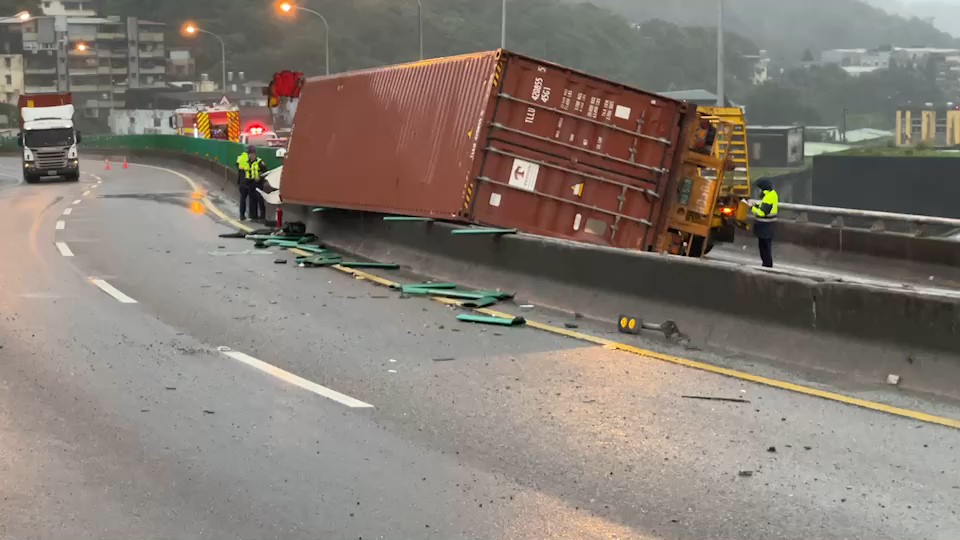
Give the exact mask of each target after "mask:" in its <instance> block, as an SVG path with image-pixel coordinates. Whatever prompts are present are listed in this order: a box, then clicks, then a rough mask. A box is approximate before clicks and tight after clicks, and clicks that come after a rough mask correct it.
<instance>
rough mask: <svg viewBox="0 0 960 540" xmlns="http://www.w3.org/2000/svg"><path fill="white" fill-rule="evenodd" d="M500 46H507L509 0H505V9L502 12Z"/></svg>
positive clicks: (503, 47)
mask: <svg viewBox="0 0 960 540" xmlns="http://www.w3.org/2000/svg"><path fill="white" fill-rule="evenodd" d="M500 48H501V49H506V48H507V0H503V10H502V11H501V12H500Z"/></svg>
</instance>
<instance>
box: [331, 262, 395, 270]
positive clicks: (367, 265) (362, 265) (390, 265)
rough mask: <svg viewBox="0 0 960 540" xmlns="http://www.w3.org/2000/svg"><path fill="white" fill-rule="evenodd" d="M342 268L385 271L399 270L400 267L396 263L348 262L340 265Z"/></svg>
mask: <svg viewBox="0 0 960 540" xmlns="http://www.w3.org/2000/svg"><path fill="white" fill-rule="evenodd" d="M340 266H343V267H344V268H380V269H383V270H399V269H400V265H399V264H396V263H378V262H361V261H347V262H342V263H340Z"/></svg>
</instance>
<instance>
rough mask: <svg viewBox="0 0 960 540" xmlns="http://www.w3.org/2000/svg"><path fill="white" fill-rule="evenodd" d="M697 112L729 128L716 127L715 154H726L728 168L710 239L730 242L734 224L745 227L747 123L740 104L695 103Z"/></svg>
mask: <svg viewBox="0 0 960 540" xmlns="http://www.w3.org/2000/svg"><path fill="white" fill-rule="evenodd" d="M698 110H699V111H700V114H701V115H703V117H704V118H705V119H707V120H709V121H710V123H711V124H713V125H714V126H716V127H718V128H719V127H720V125H721V124H727V125H728V126H729V129H717V141H716V144H715V145H714V147H713V154H714V157H716V158H719V159H723V158H724V157H726V158H727V163H728V170H727V171H726V174H724V175H723V185H721V186H720V191H719V193H718V197H717V205H716V212H715V213H714V216H713V223H712V227H711V229H712V235H711V239H713V240H714V241H716V242H732V241H733V238H734V234H735V231H736V229H737V227H740V228H745V227H746V224H747V212H748V211H749V208H748V207H747V206H746V205H743V204H741V203H740V201H741V200H743V199H749V198H750V189H751V187H752V185H751V179H750V158H749V155H748V154H749V152H748V149H747V148H748V145H747V123H746V121H745V120H744V118H743V110H742V109H740V107H705V106H701V107H698Z"/></svg>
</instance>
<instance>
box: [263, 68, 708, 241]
mask: <svg viewBox="0 0 960 540" xmlns="http://www.w3.org/2000/svg"><path fill="white" fill-rule="evenodd" d="M698 118H699V117H698V116H697V113H696V110H695V107H693V106H691V105H688V104H687V103H684V102H678V101H673V100H670V99H666V98H663V97H661V96H657V95H654V94H649V93H646V92H643V91H640V90H637V89H633V88H629V87H626V86H623V85H620V84H616V83H613V82H610V81H606V80H603V79H600V78H597V77H593V76H591V75H587V74H584V73H580V72H577V71H574V70H571V69H568V68H564V67H562V66H558V65H555V64H552V63H549V62H544V61H540V60H535V59H532V58H528V57H525V56H521V55H518V54H514V53H511V52H508V51H494V52H486V53H479V54H472V55H465V56H458V57H451V58H441V59H436V60H428V61H423V62H416V63H411V64H404V65H399V66H391V67H385V68H379V69H372V70H366V71H359V72H353V73H344V74H339V75H333V76H329V77H320V78H313V79H310V80H308V81H307V83H306V85H305V88H304V91H303V94H302V98H301V102H300V104H299V107H298V110H297V116H296V120H295V126H294V132H293V139H292V142H291V148H290V153H289V156H288V157H287V161H286V162H285V164H284V172H283V182H282V184H281V194H282V197H283V200H284V201H285V202H289V203H296V204H305V205H313V206H324V207H334V208H348V209H355V210H369V211H376V212H384V213H392V214H403V215H413V216H423V217H432V218H438V219H446V220H454V221H463V222H475V223H481V224H485V225H492V226H500V227H515V228H518V229H520V230H522V231H525V232H530V233H535V234H541V235H545V236H551V237H556V238H565V239H571V240H577V241H583V242H590V243H594V244H602V245H608V246H614V247H623V248H630V249H647V250H650V249H667V246H666V243H664V241H663V238H664V236H665V235H664V233H665V232H666V231H667V229H668V228H673V229H676V228H677V227H678V226H679V227H680V228H681V229H683V227H684V223H687V222H691V218H693V217H696V216H694V214H690V215H689V216H688V215H687V211H688V210H690V209H692V208H695V210H696V214H697V215H699V213H700V212H701V211H703V210H704V208H701V207H702V206H703V205H704V204H705V199H707V198H709V197H710V195H709V194H703V193H702V191H703V187H704V186H703V185H702V184H703V182H701V181H699V180H702V179H701V178H700V177H699V174H698V172H697V171H698V169H697V167H698V165H696V164H695V162H698V161H702V159H701V158H699V157H698V158H697V159H696V160H692V161H691V160H690V159H688V157H689V154H690V153H691V152H690V151H689V150H688V149H689V148H690V146H691V145H692V144H694V143H695V141H696V140H697V137H698V136H699V137H701V139H702V135H703V134H702V133H700V132H698V130H699V128H700V124H699V121H698ZM694 177H696V178H697V179H698V182H694V181H693V180H692V179H693V178H694ZM681 180H683V181H685V183H684V182H682V181H681ZM681 184H683V185H681ZM707 188H708V190H709V186H707ZM676 200H682V202H681V203H679V206H678V207H677V208H674V207H673V206H670V205H671V204H673V205H674V206H676ZM698 205H699V206H698ZM664 208H671V211H672V212H673V214H671V215H670V216H667V215H665V212H664V211H663V209H664ZM707 210H708V211H709V213H708V214H707V215H710V214H712V210H713V206H712V204H711V205H709V208H708V209H707ZM694 221H696V220H694ZM691 223H692V222H691ZM698 223H699V221H698Z"/></svg>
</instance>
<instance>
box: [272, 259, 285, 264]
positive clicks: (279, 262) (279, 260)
mask: <svg viewBox="0 0 960 540" xmlns="http://www.w3.org/2000/svg"><path fill="white" fill-rule="evenodd" d="M273 264H287V260H286V259H275V260H274V261H273Z"/></svg>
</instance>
